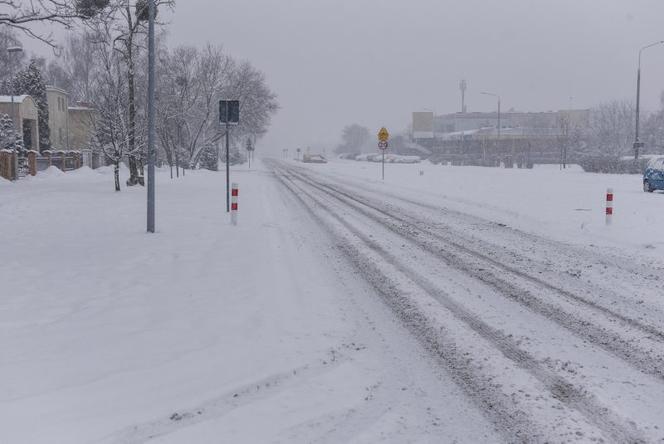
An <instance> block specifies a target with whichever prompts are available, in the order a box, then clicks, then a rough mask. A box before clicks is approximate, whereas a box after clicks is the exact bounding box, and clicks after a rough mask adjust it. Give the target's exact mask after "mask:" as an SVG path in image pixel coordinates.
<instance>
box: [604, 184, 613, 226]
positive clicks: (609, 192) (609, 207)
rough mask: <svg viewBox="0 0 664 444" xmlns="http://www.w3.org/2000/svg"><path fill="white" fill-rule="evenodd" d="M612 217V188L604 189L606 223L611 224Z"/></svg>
mask: <svg viewBox="0 0 664 444" xmlns="http://www.w3.org/2000/svg"><path fill="white" fill-rule="evenodd" d="M612 219H613V188H607V189H606V224H607V225H611V222H612Z"/></svg>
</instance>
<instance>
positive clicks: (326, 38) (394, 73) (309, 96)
mask: <svg viewBox="0 0 664 444" xmlns="http://www.w3.org/2000/svg"><path fill="white" fill-rule="evenodd" d="M599 3H600V2H598V1H594V0H560V1H556V2H552V1H537V2H532V1H527V0H504V1H502V2H500V4H498V3H497V2H488V1H482V0H469V1H463V2H462V1H450V0H448V1H437V0H412V1H410V2H408V3H407V4H406V3H405V2H397V1H394V0H390V1H379V0H357V1H352V2H351V1H342V2H339V1H338V0H337V1H332V0H317V1H315V2H312V1H307V0H291V1H289V2H287V3H285V2H275V1H270V0H253V1H250V2H247V1H242V0H226V1H224V2H219V1H217V0H188V1H187V2H186V3H185V2H183V1H180V2H178V4H177V5H176V9H175V13H174V14H172V15H171V16H170V18H169V20H170V22H171V26H170V32H169V37H168V39H169V44H170V45H177V44H192V45H202V44H204V43H205V42H207V41H210V42H212V43H214V44H223V46H224V47H225V49H226V51H228V52H229V53H230V54H232V55H234V56H236V57H239V58H243V59H247V60H250V61H251V62H252V63H253V64H255V65H256V66H257V67H258V68H259V69H261V70H262V71H263V72H264V73H265V75H266V77H267V82H268V84H269V85H270V86H271V88H272V89H273V90H274V91H275V92H276V93H277V94H278V96H279V102H280V105H281V109H280V110H279V112H278V113H277V115H276V116H275V118H274V119H273V123H272V126H271V128H270V131H269V133H268V134H267V136H266V137H265V138H264V140H263V141H261V143H260V145H262V146H263V147H270V149H272V150H273V152H274V153H278V152H280V151H281V149H282V148H291V149H293V148H296V147H306V146H308V145H310V146H312V148H327V149H331V148H333V147H334V146H335V145H336V144H337V142H338V141H339V138H340V133H341V130H342V128H343V127H344V126H345V125H347V124H350V123H359V124H362V125H365V126H367V127H369V128H370V129H371V130H372V132H374V131H375V130H377V129H378V128H379V127H380V126H383V125H384V126H386V127H388V128H389V129H390V131H391V132H392V133H398V132H400V131H403V130H405V129H406V128H407V126H408V124H409V122H410V116H411V112H412V111H420V110H433V111H435V112H436V113H448V112H455V111H459V110H460V98H459V89H458V84H459V81H460V80H461V79H466V80H467V82H468V91H467V94H466V103H467V106H468V111H491V110H494V109H495V108H496V104H495V100H494V99H492V98H491V97H487V96H483V95H480V94H479V93H480V91H491V92H495V93H498V94H500V95H501V96H502V106H503V110H509V109H512V108H513V109H516V110H521V111H547V110H555V109H562V108H568V107H569V106H570V105H571V106H572V107H574V108H588V107H592V106H595V105H597V104H598V103H600V102H603V101H608V100H613V99H627V100H634V95H635V80H636V68H637V55H638V50H639V48H640V47H642V46H644V45H646V44H649V43H652V42H654V41H657V40H662V39H664V29H662V28H661V25H660V23H659V19H658V18H659V17H661V16H662V15H663V14H664V3H661V2H657V1H654V0H637V1H629V2H627V1H621V0H608V1H603V2H601V5H599ZM617 30H619V31H617ZM642 68H643V79H642V80H643V83H642V108H643V109H644V110H655V109H657V108H658V107H659V95H660V93H661V92H662V90H664V77H663V76H662V75H661V73H662V71H663V70H664V45H663V46H662V47H659V48H657V47H655V48H652V49H649V50H647V51H646V52H644V57H643V63H642ZM258 149H259V151H260V146H259V148H258Z"/></svg>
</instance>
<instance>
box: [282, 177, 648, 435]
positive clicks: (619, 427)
mask: <svg viewBox="0 0 664 444" xmlns="http://www.w3.org/2000/svg"><path fill="white" fill-rule="evenodd" d="M279 178H280V179H281V180H282V183H284V185H285V186H286V187H287V188H288V189H289V190H290V191H292V192H293V193H294V194H296V195H297V197H298V198H299V199H300V200H301V202H302V204H303V206H304V207H305V208H306V209H307V210H308V211H309V212H310V213H311V214H312V215H313V216H314V217H315V218H316V219H317V220H318V221H319V222H320V223H321V224H322V225H323V226H326V227H327V228H328V230H329V231H332V232H334V228H333V227H331V226H330V224H329V221H327V220H326V218H325V217H321V216H320V215H319V214H317V212H316V210H315V209H314V208H313V207H312V206H311V205H310V204H308V203H307V202H306V201H305V200H304V199H303V198H302V195H305V196H307V198H308V199H310V200H312V201H313V202H314V205H315V206H316V207H317V208H319V209H320V210H322V211H324V212H325V213H327V214H328V215H329V216H331V218H332V219H334V220H336V221H337V222H338V223H339V224H340V225H341V226H343V227H344V228H345V229H346V230H347V231H348V232H350V233H351V234H352V236H353V237H355V238H356V239H357V240H359V241H361V242H362V243H363V244H364V245H365V246H366V247H368V248H370V249H371V251H373V252H374V253H376V254H377V255H378V256H380V257H381V258H382V259H383V261H384V262H385V263H387V264H390V265H392V266H393V267H394V268H395V269H396V270H398V271H399V272H401V273H402V274H404V275H405V276H406V277H407V279H408V280H410V281H412V282H413V283H414V284H415V285H416V286H417V287H419V289H420V291H424V292H425V293H426V294H427V295H429V296H431V297H433V298H434V299H435V300H436V301H438V302H439V303H440V304H441V305H442V306H444V308H445V309H446V310H448V311H449V312H450V313H452V314H453V316H454V317H455V318H457V319H458V320H460V321H462V322H463V323H464V324H465V325H467V326H468V327H469V328H470V329H471V330H472V331H474V332H475V333H477V334H478V335H479V336H480V337H481V338H483V339H484V340H486V341H487V342H489V343H490V344H492V346H493V347H494V348H495V349H497V350H498V351H500V352H501V353H502V355H504V357H505V358H507V359H509V360H510V361H512V362H513V364H514V365H516V366H517V367H518V368H521V369H523V370H525V371H526V372H527V373H528V374H530V375H532V376H533V377H534V378H535V379H536V380H537V381H539V382H540V383H541V384H542V385H543V388H545V391H544V392H543V393H542V394H539V395H537V398H539V399H544V401H543V402H544V404H547V403H551V404H549V405H548V407H551V405H555V404H556V403H557V402H559V403H560V404H562V405H565V406H566V407H567V409H571V411H577V412H579V413H581V415H582V417H584V418H585V419H586V420H587V421H589V423H590V424H592V425H594V426H595V427H597V429H599V430H601V431H602V432H603V433H604V434H605V435H606V437H610V438H611V439H613V440H617V441H629V442H641V441H644V438H643V437H642V436H641V433H640V432H639V431H638V430H637V429H636V428H635V427H634V426H633V425H632V424H629V423H627V422H625V421H624V420H623V419H622V418H620V417H617V415H615V414H614V413H613V412H611V411H610V410H609V409H607V408H606V407H604V406H602V405H600V404H599V403H597V401H596V399H595V398H594V397H592V396H591V395H588V394H586V393H585V392H584V391H582V390H579V389H577V388H576V387H574V386H573V385H572V384H570V383H568V382H567V381H565V380H564V379H563V378H561V377H559V376H557V375H555V374H554V373H553V372H551V371H550V370H548V369H547V368H545V367H542V366H541V365H540V364H539V363H538V362H537V361H536V360H535V359H534V357H532V356H531V355H530V354H528V353H527V352H525V351H524V350H521V349H520V348H519V347H518V345H517V344H516V343H515V342H514V340H513V339H512V338H510V337H508V336H506V335H505V334H504V333H502V332H500V331H498V330H496V329H493V328H492V327H490V326H489V325H487V324H486V323H484V322H483V321H482V320H481V319H479V318H477V317H476V316H474V315H473V314H472V313H470V312H469V311H467V310H466V309H465V308H463V307H461V306H460V305H458V304H457V303H456V302H454V301H453V300H451V299H450V298H449V297H447V295H445V293H444V292H442V291H441V290H440V289H438V288H436V287H435V285H433V284H432V283H431V282H429V281H428V280H427V279H426V278H424V277H423V276H420V275H419V274H418V273H417V272H416V271H414V270H412V269H409V267H406V266H404V265H403V264H402V263H401V262H400V261H399V260H398V258H396V257H394V256H392V255H391V254H390V253H388V252H386V251H385V250H383V249H382V248H381V247H380V246H379V245H377V244H376V243H375V241H373V240H372V239H370V238H368V237H366V236H365V235H363V234H362V233H360V232H359V231H358V230H356V229H355V228H354V227H353V226H352V225H351V224H349V223H348V222H346V221H345V220H344V219H343V218H342V217H340V216H339V215H338V214H337V213H335V212H334V211H333V210H331V209H330V208H329V206H328V205H326V204H325V203H324V202H323V201H321V200H320V198H317V197H316V196H314V195H312V194H311V193H310V192H309V191H308V190H305V189H304V188H303V187H301V186H298V185H297V184H295V182H294V181H293V180H292V178H290V177H287V178H284V177H279ZM305 185H306V183H305ZM337 236H338V237H339V236H340V235H338V234H337ZM338 248H339V249H340V250H341V251H343V252H344V253H345V255H346V256H347V257H348V258H349V259H350V260H351V262H352V263H353V264H354V265H355V266H356V267H358V268H359V269H360V270H361V271H362V272H363V273H362V274H363V275H364V276H365V279H367V281H368V282H369V283H371V284H372V285H373V286H374V288H375V289H376V290H377V291H378V292H379V294H380V295H381V296H382V297H383V299H384V300H385V301H386V303H387V304H388V305H389V306H391V307H392V308H393V310H394V311H395V312H396V313H397V315H398V316H399V317H400V318H401V319H402V321H403V322H404V323H405V324H406V325H407V326H408V327H409V328H410V329H411V331H413V332H414V333H415V334H416V336H417V337H418V338H419V339H420V340H421V341H422V342H423V344H424V345H425V346H426V347H427V349H428V350H430V351H431V352H433V353H434V354H435V355H436V356H437V357H439V358H440V360H441V362H442V363H443V364H445V366H446V367H447V368H448V369H449V370H450V372H451V373H452V376H453V377H454V379H455V381H456V382H457V383H458V384H459V385H460V386H461V387H462V388H463V389H464V390H465V391H466V392H467V393H468V394H469V395H470V397H471V398H472V399H474V400H475V401H476V402H478V403H479V404H480V406H481V407H482V408H483V410H484V411H485V412H486V413H487V415H488V416H489V417H490V418H491V419H492V420H493V421H494V423H495V424H496V425H497V426H498V427H499V428H500V429H501V430H502V431H503V433H504V434H505V435H506V436H507V437H509V439H510V440H514V439H515V437H518V439H519V440H523V441H533V440H535V441H540V440H543V439H546V438H547V436H544V435H546V434H547V433H545V432H544V431H543V429H546V427H547V425H546V424H543V423H542V422H541V421H537V420H535V419H534V418H532V417H531V414H530V413H528V412H529V411H531V412H532V410H531V409H529V408H526V406H525V405H524V404H527V403H526V402H525V401H524V400H523V398H519V396H518V395H517V396H516V397H515V396H514V395H515V393H514V392H513V393H512V397H511V399H507V398H509V396H507V394H506V393H504V391H502V390H501V389H500V388H499V387H497V386H496V384H495V382H494V380H495V379H496V377H497V375H496V374H490V372H487V373H484V371H483V365H482V363H481V362H478V361H481V359H480V360H477V358H475V359H473V358H469V357H468V356H469V354H470V353H469V352H468V351H467V350H463V349H462V348H461V346H460V345H459V342H457V341H459V338H458V337H455V336H454V333H453V332H452V331H450V330H449V329H446V327H445V326H443V325H441V324H436V323H435V322H432V319H431V318H430V317H428V316H427V314H426V312H425V311H423V310H422V307H418V306H417V304H415V303H414V302H413V300H412V298H411V297H409V295H408V292H407V291H403V289H402V288H401V287H402V285H401V280H399V282H397V281H395V280H394V279H392V278H390V277H388V275H387V274H385V273H384V272H383V271H382V270H381V269H380V268H379V267H378V266H377V265H376V264H375V263H373V262H372V261H371V260H370V259H368V258H367V257H366V256H365V255H364V254H363V253H362V251H361V249H359V248H357V247H356V246H354V245H353V243H352V242H348V241H341V239H340V243H339V245H338ZM460 343H463V341H461V342H460ZM466 345H467V344H466ZM471 348H472V347H471ZM515 384H518V382H515ZM526 397H527V398H529V397H530V394H529V393H527V394H526ZM553 408H560V407H553ZM563 410H564V408H563ZM571 411H570V410H568V411H567V412H565V414H563V415H562V416H559V417H558V418H557V420H558V421H561V422H562V423H563V424H559V425H563V430H565V431H569V430H573V429H574V426H573V425H571V423H574V421H575V420H570V422H567V420H568V419H570V418H572V417H573V416H574V414H573V413H571ZM577 420H578V419H577ZM577 431H578V430H577ZM547 432H549V433H551V432H553V430H551V429H549V430H547ZM579 433H583V432H579ZM581 437H583V438H581ZM558 438H562V436H561V435H558ZM588 438H589V437H588V436H584V435H583V434H581V435H577V436H576V438H572V439H588Z"/></svg>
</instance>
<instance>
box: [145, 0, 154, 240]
mask: <svg viewBox="0 0 664 444" xmlns="http://www.w3.org/2000/svg"><path fill="white" fill-rule="evenodd" d="M155 8H156V6H155V0H148V205H147V207H148V208H147V210H148V211H147V213H148V214H147V231H148V233H154V231H155V177H154V174H155V171H154V163H155V154H156V153H155V147H154V145H155V136H156V131H155V119H154V118H155V106H154V101H155V44H154V16H155Z"/></svg>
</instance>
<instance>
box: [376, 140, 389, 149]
mask: <svg viewBox="0 0 664 444" xmlns="http://www.w3.org/2000/svg"><path fill="white" fill-rule="evenodd" d="M387 146H388V145H387V141H385V142H383V141H380V142H378V148H380V149H381V150H386V149H387Z"/></svg>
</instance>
